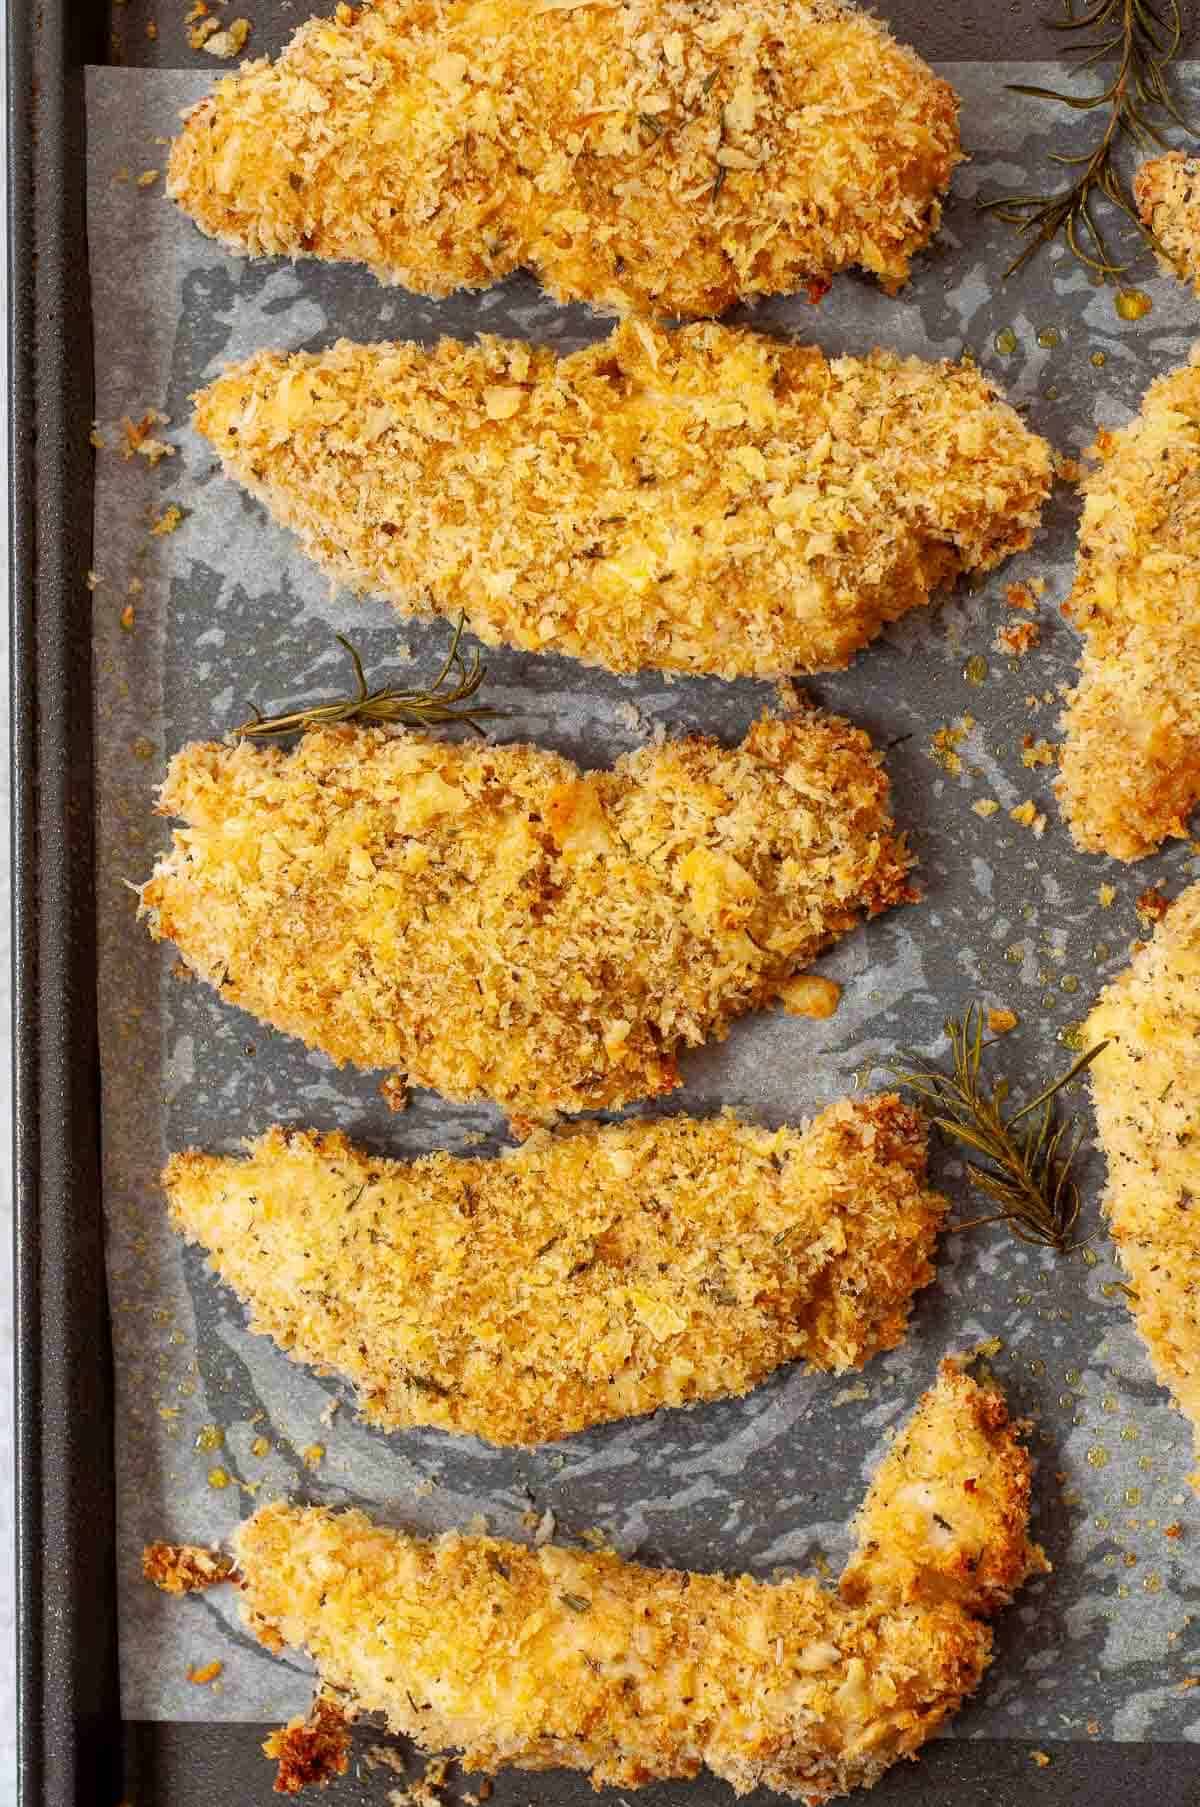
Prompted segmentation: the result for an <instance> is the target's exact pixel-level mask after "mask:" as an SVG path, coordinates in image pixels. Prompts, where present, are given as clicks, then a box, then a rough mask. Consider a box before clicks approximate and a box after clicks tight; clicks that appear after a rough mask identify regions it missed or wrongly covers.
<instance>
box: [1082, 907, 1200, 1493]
mask: <svg viewBox="0 0 1200 1807" xmlns="http://www.w3.org/2000/svg"><path fill="white" fill-rule="evenodd" d="M1084 1039H1085V1041H1086V1043H1087V1045H1088V1046H1089V1047H1090V1046H1092V1044H1093V1043H1095V1042H1100V1041H1106V1040H1107V1041H1108V1042H1109V1043H1110V1046H1109V1047H1108V1048H1106V1049H1105V1051H1104V1053H1103V1054H1101V1055H1100V1056H1099V1058H1098V1059H1097V1060H1096V1061H1095V1062H1094V1064H1093V1066H1092V1069H1091V1082H1092V1092H1093V1095H1094V1097H1095V1101H1096V1116H1097V1120H1098V1122H1099V1127H1100V1140H1101V1142H1102V1144H1103V1147H1104V1152H1105V1155H1106V1156H1107V1159H1108V1189H1107V1191H1106V1193H1105V1200H1104V1202H1105V1208H1106V1210H1107V1212H1108V1216H1109V1219H1110V1221H1111V1224H1112V1233H1113V1239H1114V1241H1115V1242H1116V1244H1117V1248H1118V1250H1119V1252H1120V1256H1121V1262H1122V1264H1123V1266H1124V1268H1125V1270H1126V1272H1127V1273H1128V1275H1129V1279H1130V1283H1131V1285H1132V1287H1133V1291H1134V1295H1135V1296H1134V1297H1133V1298H1132V1299H1131V1301H1130V1309H1131V1310H1132V1312H1133V1316H1134V1322H1135V1323H1136V1325H1137V1327H1138V1330H1139V1331H1140V1333H1141V1335H1142V1337H1143V1339H1144V1341H1145V1343H1146V1346H1147V1348H1148V1349H1149V1351H1150V1359H1151V1362H1152V1363H1153V1365H1154V1370H1155V1373H1156V1374H1157V1375H1158V1378H1159V1380H1160V1381H1161V1383H1162V1384H1163V1386H1165V1387H1169V1388H1170V1390H1171V1393H1172V1394H1173V1395H1174V1398H1175V1402H1176V1404H1177V1405H1178V1406H1179V1408H1180V1409H1181V1411H1183V1412H1184V1413H1185V1414H1186V1416H1187V1417H1188V1418H1189V1419H1190V1420H1191V1422H1192V1424H1193V1426H1194V1427H1195V1430H1196V1438H1197V1450H1198V1452H1200V1233H1198V1232H1197V1228H1196V1213H1197V1210H1198V1209H1200V1133H1198V1129H1197V1123H1198V1119H1200V884H1196V885H1192V886H1191V887H1190V888H1189V889H1188V890H1186V891H1184V892H1183V893H1182V895H1181V896H1180V897H1178V898H1177V899H1176V900H1175V902H1174V903H1173V904H1172V905H1171V907H1170V909H1169V910H1168V912H1167V914H1166V915H1165V916H1164V917H1163V918H1162V920H1161V921H1160V923H1159V924H1158V927H1157V928H1156V929H1155V931H1154V936H1153V939H1152V940H1151V941H1149V942H1147V943H1146V944H1145V945H1144V946H1142V947H1141V948H1140V950H1139V951H1138V952H1137V953H1136V954H1135V955H1134V958H1133V961H1132V964H1131V965H1130V966H1129V967H1127V968H1126V970H1125V971H1124V972H1123V973H1122V974H1121V975H1120V977H1119V978H1117V979H1115V980H1114V981H1113V983H1112V984H1111V985H1110V986H1108V988H1107V990H1105V991H1104V993H1103V994H1102V996H1101V998H1100V1001H1099V1003H1098V1004H1097V1005H1096V1007H1095V1009H1094V1010H1093V1011H1092V1014H1091V1016H1090V1017H1089V1018H1088V1021H1087V1025H1086V1027H1085V1030H1084ZM1192 1484H1193V1486H1196V1487H1197V1489H1198V1490H1200V1474H1196V1475H1193V1476H1192Z"/></svg>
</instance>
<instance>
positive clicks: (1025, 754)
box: [1021, 734, 1058, 771]
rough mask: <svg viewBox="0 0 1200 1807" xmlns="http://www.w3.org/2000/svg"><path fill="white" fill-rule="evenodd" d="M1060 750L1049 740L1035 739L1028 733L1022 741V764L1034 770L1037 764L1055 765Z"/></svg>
mask: <svg viewBox="0 0 1200 1807" xmlns="http://www.w3.org/2000/svg"><path fill="white" fill-rule="evenodd" d="M1057 758H1058V750H1057V748H1055V747H1054V746H1052V745H1051V743H1050V742H1049V741H1048V740H1035V739H1034V738H1033V735H1032V734H1026V735H1025V737H1024V739H1023V740H1022V742H1021V764H1022V765H1023V766H1025V767H1027V768H1028V769H1029V770H1030V771H1032V770H1033V769H1034V768H1035V767H1036V766H1043V765H1053V764H1054V762H1055V760H1056V759H1057Z"/></svg>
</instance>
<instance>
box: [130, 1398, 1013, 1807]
mask: <svg viewBox="0 0 1200 1807" xmlns="http://www.w3.org/2000/svg"><path fill="white" fill-rule="evenodd" d="M1029 1483H1030V1462H1029V1458H1028V1456H1027V1454H1026V1453H1025V1451H1024V1450H1023V1449H1022V1448H1021V1447H1020V1445H1019V1444H1018V1442H1017V1441H1016V1438H1015V1436H1014V1433H1013V1428H1012V1426H1011V1425H1010V1424H1009V1423H1008V1421H1007V1414H1006V1412H1005V1409H1004V1402H1003V1399H1002V1398H1001V1397H1000V1395H999V1394H998V1393H997V1392H995V1391H994V1390H992V1389H990V1388H985V1387H981V1386H980V1385H978V1384H977V1383H976V1382H975V1381H973V1380H970V1379H968V1378H967V1377H966V1376H965V1375H964V1374H962V1373H961V1372H960V1370H959V1369H958V1368H957V1367H956V1365H955V1364H954V1363H952V1362H947V1363H944V1364H943V1368H942V1374H941V1377H940V1379H939V1381H938V1383H937V1385H936V1386H935V1387H934V1388H933V1389H932V1391H931V1392H929V1393H927V1394H926V1396H925V1398H924V1399H923V1401H922V1402H921V1404H920V1405H919V1407H918V1409H917V1412H916V1414H915V1415H914V1417H913V1419H912V1420H911V1422H910V1423H909V1425H908V1426H907V1428H906V1429H905V1430H904V1431H903V1432H902V1433H901V1435H900V1437H899V1438H898V1440H897V1442H896V1444H895V1445H894V1446H893V1448H892V1450H891V1451H890V1452H889V1454H888V1455H886V1456H885V1458H884V1460H883V1462H882V1464H881V1465H880V1468H879V1470H878V1473H877V1474H876V1477H875V1480H874V1482H873V1484H872V1486H871V1488H870V1491H869V1492H868V1495H867V1498H866V1502H865V1504H864V1507H863V1511H862V1515H861V1518H860V1520H859V1548H858V1550H857V1552H856V1554H855V1555H853V1556H852V1557H851V1559H850V1563H849V1566H848V1568H847V1570H846V1573H845V1575H844V1576H843V1578H842V1585H841V1589H840V1592H839V1593H831V1592H828V1591H826V1590H825V1589H824V1588H822V1587H821V1586H820V1584H819V1583H817V1582H815V1581H812V1580H809V1579H808V1578H806V1577H795V1578H793V1579H791V1580H787V1581H782V1582H776V1583H771V1584H767V1583H764V1582H760V1581H755V1580H752V1579H751V1578H750V1577H749V1576H747V1575H741V1576H728V1577H727V1576H723V1575H700V1574H689V1573H682V1572H679V1571H677V1570H670V1569H667V1570H662V1569H651V1568H645V1567H642V1566H641V1565H639V1564H636V1563H633V1562H627V1561H624V1560H623V1559H622V1558H621V1557H619V1556H617V1555H614V1554H612V1553H610V1552H604V1551H583V1550H578V1549H566V1548H561V1547H555V1546H552V1545H546V1546H544V1547H543V1548H541V1549H533V1550H530V1549H527V1548H525V1547H524V1546H522V1545H520V1544H514V1543H509V1542H505V1541H502V1540H501V1539H499V1538H494V1537H482V1536H462V1535H459V1534H451V1535H449V1536H446V1537H442V1538H440V1539H438V1540H437V1541H436V1542H427V1541H425V1540H423V1539H419V1538H415V1537H410V1536H407V1535H405V1534H404V1533H403V1532H401V1531H394V1530H388V1529H384V1528H383V1527H381V1526H377V1525H374V1524H372V1523H371V1521H370V1520H369V1519H368V1518H367V1517H366V1516H365V1515H364V1514H363V1513H361V1512H357V1511H348V1512H331V1511H329V1510H327V1509H325V1508H323V1507H309V1508H304V1507H295V1506H289V1505H287V1504H285V1503H278V1504H274V1505H268V1506H262V1507H260V1508H259V1510H258V1511H257V1512H256V1513H255V1514H254V1516H253V1517H252V1518H250V1519H248V1520H247V1521H246V1522H245V1523H244V1524H243V1525H242V1526H241V1528H240V1530H239V1532H238V1534H237V1537H236V1539H235V1551H236V1557H237V1562H238V1565H239V1570H240V1581H241V1588H242V1593H241V1599H240V1606H241V1611H242V1616H243V1618H244V1620H245V1622H246V1624H247V1625H248V1626H249V1628H250V1629H251V1630H252V1631H253V1632H254V1633H255V1635H256V1636H257V1637H258V1638H259V1639H260V1641H261V1642H262V1643H264V1644H265V1645H266V1646H267V1648H268V1649H271V1650H275V1651H279V1650H283V1649H286V1648H292V1649H302V1650H305V1651H307V1652H308V1653H309V1655H310V1656H311V1657H312V1658H313V1660H314V1661H315V1663H316V1666H317V1670H318V1675H319V1678H320V1687H321V1688H322V1689H323V1690H328V1691H330V1693H332V1695H333V1696H334V1697H335V1698H337V1699H339V1700H340V1701H341V1703H342V1704H343V1707H344V1709H345V1710H346V1711H347V1712H348V1713H349V1714H351V1715H353V1714H356V1713H363V1712H378V1713H382V1714H384V1715H385V1717H386V1720H387V1724H388V1727H389V1729H390V1730H391V1731H393V1732H398V1733H402V1734H403V1735H405V1736H406V1737H409V1738H412V1739H414V1740H415V1741H416V1742H417V1743H418V1744H419V1745H421V1746H423V1747H424V1748H426V1749H428V1750H435V1751H442V1750H455V1751H461V1752H462V1761H463V1764H464V1766H465V1767H466V1768H468V1769H472V1770H485V1771H489V1772H490V1771H494V1770H497V1769H501V1768H504V1767H508V1766H516V1767H519V1768H522V1769H533V1770H539V1769H552V1768H558V1767H562V1766H569V1767H571V1768H575V1769H583V1770H587V1771H588V1772H590V1775H591V1779H592V1782H593V1783H594V1784H595V1785H597V1786H599V1785H601V1784H604V1783H608V1784H611V1785H613V1786H616V1787H619V1788H636V1787H639V1786H642V1785H643V1784H646V1783H650V1782H655V1781H661V1780H668V1779H671V1778H675V1777H690V1776H695V1775H698V1774H699V1772H700V1771H701V1769H702V1768H704V1767H706V1766H707V1768H708V1769H710V1770H711V1771H712V1772H713V1773H714V1774H716V1775H718V1776H721V1777H723V1778H724V1779H725V1780H726V1781H727V1782H729V1783H730V1784H731V1785H732V1786H733V1788H734V1790H735V1792H737V1793H738V1794H746V1793H748V1792H749V1791H750V1790H751V1789H753V1788H757V1787H767V1788H772V1789H775V1790H777V1791H778V1792H779V1793H781V1794H786V1795H789V1796H791V1797H792V1798H793V1799H796V1800H801V1801H805V1802H809V1803H814V1804H815V1803H819V1802H823V1801H828V1800H831V1799H832V1798H833V1797H835V1796H837V1795H840V1794H844V1793H845V1792H847V1791H848V1790H849V1789H851V1788H855V1787H866V1786H869V1785H870V1784H871V1783H873V1782H876V1781H878V1780H879V1778H880V1776H881V1775H882V1774H883V1773H884V1771H885V1770H886V1769H887V1768H888V1767H889V1766H890V1765H891V1764H892V1763H894V1762H895V1761H896V1760H897V1758H899V1757H902V1756H912V1755H914V1754H915V1752H916V1751H917V1750H918V1748H919V1747H920V1746H921V1745H922V1744H923V1743H924V1742H925V1740H926V1739H927V1738H929V1737H931V1736H932V1735H933V1733H935V1732H936V1731H937V1729H938V1728H939V1726H941V1725H942V1724H943V1722H944V1721H945V1720H946V1719H947V1718H948V1717H949V1716H950V1714H952V1713H953V1712H954V1711H955V1710H956V1709H957V1708H958V1706H959V1705H960V1704H961V1702H962V1700H963V1698H964V1696H966V1695H967V1694H969V1693H970V1692H971V1691H972V1690H973V1689H974V1688H975V1687H976V1686H977V1685H978V1683H979V1680H980V1678H981V1676H982V1675H983V1672H984V1670H985V1668H986V1667H987V1664H988V1661H989V1657H990V1652H991V1641H992V1633H991V1628H990V1626H989V1625H988V1624H987V1622H986V1621H987V1617H988V1616H989V1615H990V1614H991V1613H993V1612H994V1611H995V1610H996V1609H997V1608H998V1607H1000V1606H1002V1605H1003V1604H1005V1603H1006V1602H1007V1601H1008V1600H1009V1599H1010V1598H1011V1596H1012V1594H1013V1593H1014V1592H1015V1590H1016V1589H1017V1588H1018V1587H1019V1586H1020V1585H1021V1583H1022V1581H1023V1580H1024V1579H1025V1578H1026V1576H1028V1575H1029V1574H1031V1573H1035V1572H1037V1571H1039V1570H1042V1569H1044V1568H1045V1567H1046V1566H1047V1565H1046V1561H1045V1558H1044V1556H1043V1555H1042V1553H1041V1551H1040V1550H1039V1549H1038V1548H1037V1546H1036V1545H1034V1544H1031V1543H1030V1541H1029V1538H1028V1535H1027V1529H1026V1527H1027V1519H1028V1510H1029ZM892 1539H894V1540H895V1544H894V1548H895V1552H896V1558H895V1561H890V1560H889V1543H888V1542H887V1541H884V1540H892ZM159 1566H161V1564H159ZM328 1699H329V1695H328V1694H324V1693H322V1694H319V1695H318V1700H319V1701H327V1700H328ZM273 1748H278V1746H273Z"/></svg>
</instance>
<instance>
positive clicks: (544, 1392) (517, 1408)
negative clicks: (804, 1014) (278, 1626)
mask: <svg viewBox="0 0 1200 1807" xmlns="http://www.w3.org/2000/svg"><path fill="white" fill-rule="evenodd" d="M925 1155H926V1130H925V1124H924V1119H923V1117H922V1116H921V1114H920V1112H918V1111H916V1110H914V1109H912V1108H911V1107H910V1106H908V1105H906V1104H904V1103H903V1102H902V1101H901V1100H900V1099H899V1098H898V1097H896V1096H895V1095H894V1094H891V1095H889V1094H881V1095H879V1096H878V1097H873V1098H855V1099H843V1100H842V1101H841V1102H839V1103H837V1104H834V1105H831V1106H830V1107H829V1108H828V1109H827V1110H825V1111H823V1112H822V1113H821V1114H820V1116H818V1117H817V1118H816V1120H815V1121H814V1122H813V1123H812V1124H811V1126H809V1127H808V1128H806V1129H790V1128H783V1129H778V1130H768V1129H760V1128H757V1127H756V1126H755V1125H753V1124H750V1123H743V1122H739V1121H738V1120H737V1119H736V1118H734V1117H732V1116H729V1115H722V1116H720V1117H714V1118H709V1119H697V1118H693V1117H682V1116H681V1117H665V1118H657V1119H653V1120H641V1121H632V1122H624V1123H610V1124H597V1123H584V1124H579V1125H574V1126H571V1127H569V1128H567V1129H562V1130H557V1131H553V1132H542V1133H540V1134H535V1135H534V1136H532V1137H530V1139H529V1140H528V1141H526V1142H525V1143H524V1144H523V1145H522V1146H521V1147H519V1148H517V1149H515V1150H513V1151H511V1152H509V1153H506V1154H505V1155H503V1156H502V1157H501V1158H499V1159H494V1158H493V1159H488V1160H482V1159H477V1158H473V1157H472V1158H462V1157H455V1156H451V1155H448V1154H440V1153H439V1154H433V1155H427V1156H424V1157H422V1158H421V1159H420V1160H417V1161H415V1162H402V1161H385V1160H377V1159H373V1158H372V1157H370V1156H368V1155H366V1154H364V1153H360V1152H359V1151H358V1150H357V1149H355V1148H354V1147H353V1145H352V1144H351V1143H350V1142H349V1141H347V1139H346V1138H345V1137H344V1136H342V1135H340V1134H333V1135H319V1134H317V1133H315V1132H313V1131H306V1130H290V1131H289V1130H284V1129H272V1130H268V1131H267V1133H266V1134H265V1135H263V1136H261V1137H259V1138H258V1140H257V1141H255V1142H253V1143H251V1144H250V1145H249V1147H248V1150H247V1152H246V1154H245V1155H243V1156H240V1157H220V1156H215V1155H204V1154H200V1153H198V1152H195V1151H192V1152H189V1153H186V1154H179V1155H173V1156H172V1157H171V1160H170V1161H169V1162H168V1165H167V1168H166V1172H165V1174H164V1176H163V1183H164V1189H165V1191H166V1194H167V1199H168V1203H169V1208H170V1214H171V1220H172V1222H173V1223H174V1225H175V1227H176V1228H177V1229H178V1230H180V1231H181V1232H182V1234H183V1235H184V1236H186V1237H187V1238H188V1239H189V1240H191V1241H193V1242H198V1243H200V1244H201V1245H202V1246H203V1247H204V1248H205V1249H206V1250H208V1252H209V1265H210V1266H211V1267H212V1268H213V1269H214V1271H215V1272H216V1273H217V1274H218V1275H219V1276H220V1277H221V1278H222V1279H223V1280H224V1281H225V1282H226V1283H227V1284H228V1285H230V1286H232V1287H233V1289H234V1291H235V1292H236V1293H237V1294H238V1296H239V1297H240V1298H241V1299H242V1301H243V1302H244V1303H245V1304H246V1305H247V1306H248V1308H249V1312H250V1327H251V1329H252V1330H255V1331H258V1332H260V1333H263V1334H266V1335H269V1336H271V1337H273V1338H274V1340H275V1341H276V1343H277V1344H278V1345H279V1346H280V1347H281V1348H282V1349H284V1350H285V1351H286V1352H287V1353H288V1354H289V1355H290V1356H291V1357H292V1358H293V1359H294V1360H296V1361H303V1362H307V1363H310V1364H312V1365H313V1366H315V1367H317V1368H318V1369H319V1370H320V1371H321V1372H323V1373H329V1372H331V1371H332V1372H337V1373H340V1374H342V1375H344V1376H346V1377H347V1378H348V1379H349V1380H350V1381H351V1382H352V1383H353V1385H354V1386H355V1388H356V1389H357V1391H358V1395H359V1400H360V1404H361V1408H362V1412H363V1415H364V1417H366V1418H367V1419H368V1420H369V1421H370V1422H371V1423H372V1424H375V1425H378V1426H379V1427H381V1428H382V1429H385V1430H399V1429H405V1428H408V1427H409V1426H412V1425H435V1426H438V1427H439V1428H441V1429H443V1430H447V1431H452V1432H459V1433H470V1434H474V1435H475V1436H478V1437H481V1438H484V1439H485V1440H487V1441H489V1442H491V1443H496V1444H509V1445H518V1446H526V1447H528V1446H530V1445H533V1444H537V1443H544V1442H549V1441H552V1440H554V1439H556V1438H559V1437H565V1436H570V1435H571V1434H573V1433H574V1432H576V1431H580V1430H585V1429H587V1428H589V1427H591V1426H593V1425H598V1424H604V1423H610V1422H612V1421H614V1420H617V1419H621V1418H628V1417H632V1416H635V1415H638V1414H641V1413H646V1412H653V1411H657V1410H658V1409H659V1408H660V1407H662V1406H679V1405H685V1404H689V1403H691V1402H693V1401H695V1400H702V1399H718V1398H724V1397H728V1396H730V1395H740V1394H745V1393H747V1392H749V1391H750V1389H751V1388H752V1387H754V1386H757V1385H758V1384H759V1383H760V1382H761V1381H763V1380H765V1379H766V1377H767V1376H768V1375H769V1374H770V1373H771V1372H773V1370H774V1369H776V1368H777V1367H779V1366H780V1365H781V1364H783V1363H785V1362H791V1361H805V1362H807V1363H808V1365H809V1367H810V1368H812V1369H825V1370H832V1371H834V1372H837V1373H845V1372H846V1371H847V1370H849V1369H856V1368H861V1367H863V1366H865V1364H866V1363H867V1362H868V1361H869V1360H871V1358H872V1357H873V1356H875V1355H877V1354H878V1353H879V1352H880V1351H882V1350H884V1349H890V1348H895V1346H896V1345H897V1344H898V1343H899V1342H900V1341H902V1339H903V1337H904V1335H905V1332H906V1329H907V1325H908V1318H909V1315H910V1312H911V1309H912V1303H913V1296H914V1293H915V1292H916V1291H917V1289H918V1288H919V1287H922V1286H925V1285H927V1284H928V1282H929V1281H930V1280H932V1278H933V1274H934V1270H933V1266H932V1262H931V1259H930V1258H931V1256H932V1253H933V1247H934V1242H935V1239H936V1237H937V1233H938V1230H939V1228H940V1226H941V1224H942V1221H943V1219H944V1217H945V1214H946V1210H947V1201H946V1199H945V1198H944V1197H943V1196H942V1195H941V1194H940V1193H937V1192H934V1191H933V1190H932V1189H931V1188H930V1187H929V1186H928V1184H927V1180H926V1170H925Z"/></svg>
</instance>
